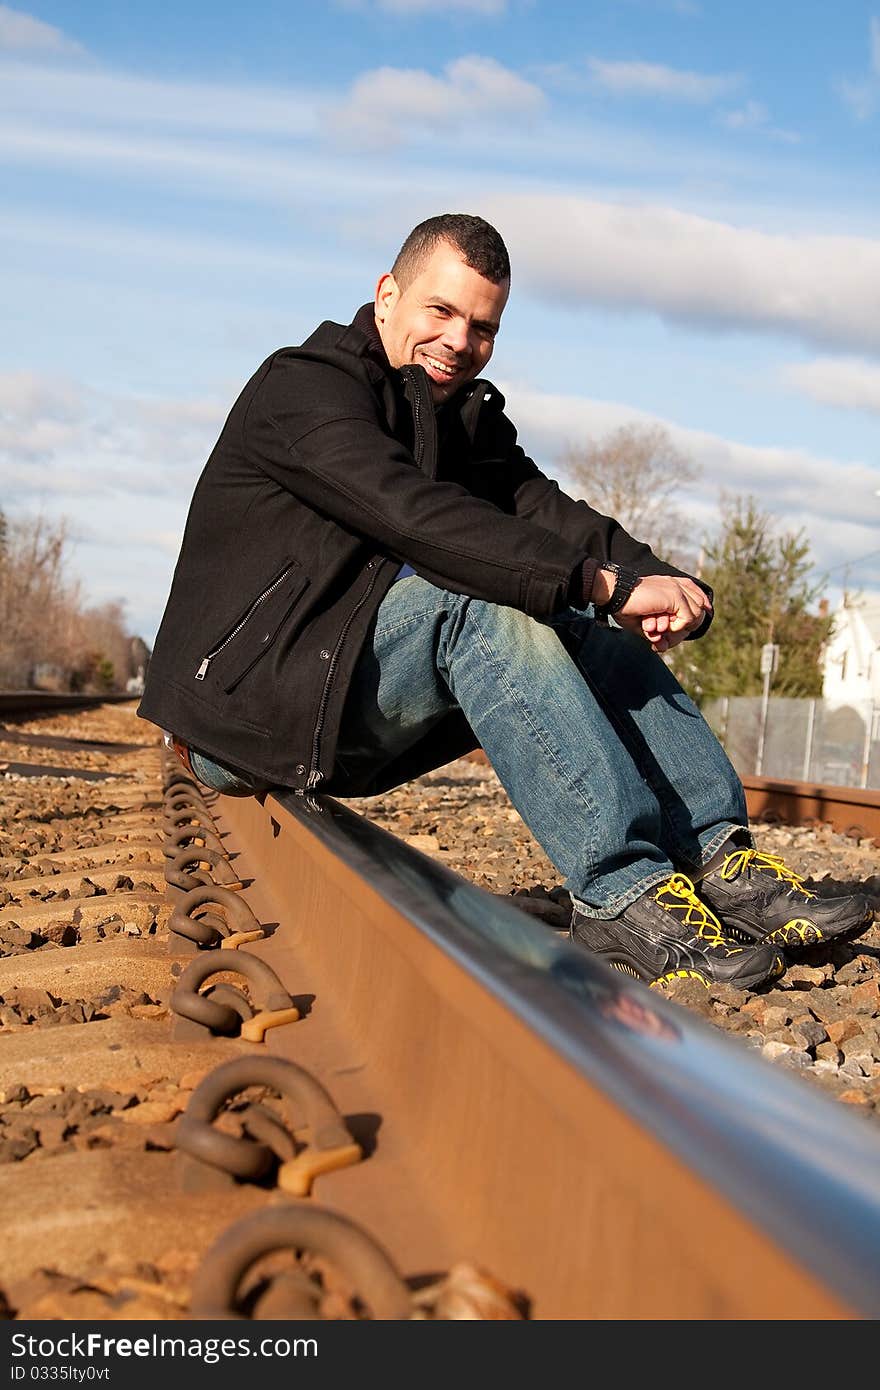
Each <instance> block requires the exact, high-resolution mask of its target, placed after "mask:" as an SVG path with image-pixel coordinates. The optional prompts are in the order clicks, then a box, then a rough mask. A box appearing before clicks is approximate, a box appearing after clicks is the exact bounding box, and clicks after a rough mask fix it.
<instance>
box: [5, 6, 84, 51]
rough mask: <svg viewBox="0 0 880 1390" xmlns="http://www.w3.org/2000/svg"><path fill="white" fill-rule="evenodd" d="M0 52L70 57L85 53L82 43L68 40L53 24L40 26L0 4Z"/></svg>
mask: <svg viewBox="0 0 880 1390" xmlns="http://www.w3.org/2000/svg"><path fill="white" fill-rule="evenodd" d="M0 51H5V52H8V53H37V52H39V53H45V54H51V55H65V54H68V55H70V56H73V55H74V54H82V53H85V49H84V48H83V46H82V44H80V43H77V42H76V40H75V39H70V38H68V37H67V35H66V34H65V33H63V32H62V31H61V30H60V29H56V28H55V25H54V24H44V23H43V21H42V20H41V19H34V17H33V15H29V14H25V12H24V10H13V9H10V7H9V6H8V5H0Z"/></svg>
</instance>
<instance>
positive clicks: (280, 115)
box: [0, 62, 318, 139]
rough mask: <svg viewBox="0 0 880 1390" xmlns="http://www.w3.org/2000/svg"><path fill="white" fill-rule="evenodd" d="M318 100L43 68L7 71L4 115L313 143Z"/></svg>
mask: <svg viewBox="0 0 880 1390" xmlns="http://www.w3.org/2000/svg"><path fill="white" fill-rule="evenodd" d="M317 105H318V98H317V96H316V94H315V92H311V91H309V90H307V89H303V88H294V89H292V90H286V89H283V88H277V87H269V86H266V87H257V86H248V85H245V84H241V85H233V84H228V83H221V82H176V81H173V80H162V79H158V78H145V77H135V76H131V75H128V74H124V75H119V74H116V73H110V72H94V71H90V72H82V71H70V70H66V71H62V72H59V71H56V70H54V69H53V70H52V71H51V73H50V72H48V70H47V69H46V67H45V66H41V65H39V64H37V63H11V62H7V63H0V110H3V111H4V112H5V113H7V114H9V115H13V113H14V115H16V116H18V117H19V118H20V117H23V116H24V117H27V116H33V117H38V118H40V119H41V120H42V121H43V122H45V123H46V124H48V123H49V121H50V120H51V118H52V117H61V118H62V120H63V121H65V122H69V120H70V118H71V117H73V118H75V119H77V120H80V121H87V122H88V123H89V125H92V123H93V122H95V121H99V122H102V123H104V124H106V125H113V126H114V127H120V128H123V129H124V128H125V127H126V126H130V127H132V128H133V129H135V130H137V131H138V132H143V131H146V130H150V129H152V128H154V127H158V128H160V129H162V130H165V129H167V128H168V127H170V126H177V127H180V128H181V129H187V130H198V131H204V130H207V131H209V132H210V133H211V134H212V135H216V134H218V133H219V132H226V131H233V132H235V133H237V134H240V135H265V136H275V137H278V138H279V139H284V138H290V137H298V136H303V135H313V134H314V133H315V131H316V129H317V126H318V115H317V110H316V107H317Z"/></svg>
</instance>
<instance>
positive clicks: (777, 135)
mask: <svg viewBox="0 0 880 1390" xmlns="http://www.w3.org/2000/svg"><path fill="white" fill-rule="evenodd" d="M721 123H722V125H725V126H727V129H728V130H745V131H755V132H757V133H758V134H762V135H769V136H770V137H771V139H773V140H784V141H786V142H787V143H788V144H796V143H797V141H799V140H800V138H801V137H800V136H799V135H798V134H797V132H796V131H793V130H781V129H780V128H779V127H778V126H773V125H771V124H770V113H769V111H768V110H767V107H766V106H765V105H764V103H763V102H761V101H747V102H746V104H745V105H744V106H740V107H739V108H738V109H737V110H735V111H727V112H725V114H724V115H723V116H722V118H721Z"/></svg>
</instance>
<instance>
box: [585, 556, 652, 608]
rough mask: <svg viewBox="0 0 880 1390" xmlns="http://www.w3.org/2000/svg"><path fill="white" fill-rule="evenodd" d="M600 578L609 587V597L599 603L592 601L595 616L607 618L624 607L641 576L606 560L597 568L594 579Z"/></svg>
mask: <svg viewBox="0 0 880 1390" xmlns="http://www.w3.org/2000/svg"><path fill="white" fill-rule="evenodd" d="M600 576H601V579H602V580H604V581H605V583H606V585H607V586H608V587H610V595H609V597H608V598H606V599H604V600H600V601H599V602H595V600H594V603H595V609H596V616H597V617H598V618H608V617H611V615H612V614H614V613H617V612H619V611H620V609H621V608H623V607H624V606H625V604H626V602H627V600H628V599H629V597H630V595H631V594H632V592H633V590H634V589H635V588H636V587H637V586H638V585H639V584H640V583H641V581H642V576H641V575H640V574H636V572H635V570H630V569H625V568H624V566H623V565H617V564H615V563H614V561H613V560H606V561H605V562H604V563H603V564H601V565H600V566H599V570H598V572H597V576H596V577H597V578H599V577H600Z"/></svg>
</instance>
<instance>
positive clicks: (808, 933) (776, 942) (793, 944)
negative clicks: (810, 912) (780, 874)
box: [724, 911, 875, 955]
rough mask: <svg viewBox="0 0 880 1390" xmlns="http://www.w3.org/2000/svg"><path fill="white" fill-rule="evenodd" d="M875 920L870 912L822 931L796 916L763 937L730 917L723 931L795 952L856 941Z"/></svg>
mask: <svg viewBox="0 0 880 1390" xmlns="http://www.w3.org/2000/svg"><path fill="white" fill-rule="evenodd" d="M874 920H875V918H874V912H873V911H870V912H869V913H868V915H867V917H864V918H863V919H862V920H861V921H860V922H854V923H853V924H852V925H851V926H849V927H844V928H843V929H842V930H841V931H834V932H828V931H824V932H823V930H822V928H821V927H817V926H816V924H815V922H811V921H810V919H809V918H808V917H793V918H792V919H791V921H789V922H785V923H783V925H782V926H781V927H774V929H773V931H772V932H768V933H767V934H766V936H762V935H761V934H760V931H759V930H757V929H753V928H750V927H743V926H740V925H738V924H735V923H734V924H732V923H731V922H730V919H729V918H727V919H725V923H724V930H725V931H726V932H727V933H728V935H729V936H732V937H736V938H737V940H739V941H742V942H744V943H747V944H748V945H750V946H755V945H762V944H766V945H769V946H781V947H783V948H784V949H785V950H786V951H789V952H791V953H792V954H793V955H794V954H800V952H801V951H808V950H811V949H812V948H813V947H815V946H833V945H834V944H835V943H836V942H838V941H855V940H856V939H857V938H858V937H860V936H864V934H865V932H866V931H868V930H869V928H870V927H872V926H873V924H874Z"/></svg>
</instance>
